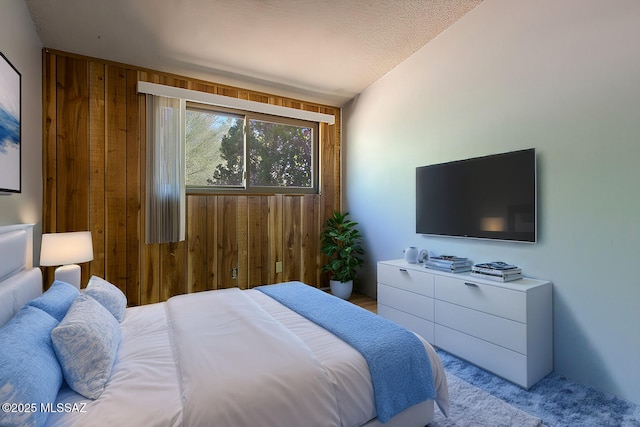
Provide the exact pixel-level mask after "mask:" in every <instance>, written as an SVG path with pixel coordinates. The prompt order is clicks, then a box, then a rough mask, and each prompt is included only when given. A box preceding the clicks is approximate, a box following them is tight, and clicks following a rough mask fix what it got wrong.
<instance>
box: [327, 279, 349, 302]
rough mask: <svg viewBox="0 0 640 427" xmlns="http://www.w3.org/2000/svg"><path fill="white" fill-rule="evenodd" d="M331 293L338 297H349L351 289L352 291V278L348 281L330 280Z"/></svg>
mask: <svg viewBox="0 0 640 427" xmlns="http://www.w3.org/2000/svg"><path fill="white" fill-rule="evenodd" d="M329 285H330V286H331V293H332V294H333V295H335V296H337V297H338V298H342V299H349V297H350V296H351V291H353V280H349V281H348V282H340V281H338V280H330V281H329Z"/></svg>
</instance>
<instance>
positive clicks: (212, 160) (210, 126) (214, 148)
mask: <svg viewBox="0 0 640 427" xmlns="http://www.w3.org/2000/svg"><path fill="white" fill-rule="evenodd" d="M237 120H238V119H237V118H236V117H232V116H223V115H218V114H212V113H210V112H203V111H192V110H187V113H186V117H185V131H186V141H187V144H186V151H187V152H186V174H187V176H186V178H187V185H196V186H202V185H206V184H207V179H209V178H211V176H212V175H213V173H214V171H215V166H216V165H218V164H220V163H222V162H223V158H222V155H221V153H220V146H221V141H222V138H223V137H224V135H227V134H228V133H229V128H230V127H231V126H232V124H233V123H234V121H237ZM241 183H242V181H240V182H239V184H241Z"/></svg>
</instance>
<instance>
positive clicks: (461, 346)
mask: <svg viewBox="0 0 640 427" xmlns="http://www.w3.org/2000/svg"><path fill="white" fill-rule="evenodd" d="M378 314H380V315H381V316H383V317H386V318H388V319H391V320H393V321H395V322H396V323H399V324H400V325H402V326H404V327H406V328H407V329H410V330H412V331H414V332H416V333H418V334H420V335H421V336H423V337H424V338H425V339H426V340H427V341H429V342H430V343H431V344H433V345H434V346H436V347H439V348H442V349H443V350H445V351H448V352H449V353H451V354H454V355H456V356H459V357H461V358H463V359H465V360H468V361H469V362H471V363H474V364H476V365H478V366H480V367H482V368H484V369H486V370H488V371H491V372H493V373H495V374H497V375H499V376H501V377H503V378H505V379H507V380H509V381H512V382H514V383H515V384H518V385H520V386H522V387H524V388H529V387H531V386H532V385H533V384H535V383H536V382H538V381H539V380H540V379H542V378H543V377H545V376H546V375H547V374H549V373H550V372H551V371H552V370H553V297H552V285H551V283H550V282H547V281H543V280H534V279H529V278H524V279H521V280H517V281H514V282H508V283H501V282H495V281H491V280H484V279H481V278H477V277H473V276H471V275H470V274H468V273H461V274H453V273H447V272H443V271H438V270H430V269H426V268H424V267H423V265H422V264H408V263H407V262H405V261H404V260H394V261H382V262H379V263H378Z"/></svg>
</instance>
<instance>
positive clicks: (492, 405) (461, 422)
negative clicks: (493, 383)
mask: <svg viewBox="0 0 640 427" xmlns="http://www.w3.org/2000/svg"><path fill="white" fill-rule="evenodd" d="M446 375H447V384H448V386H449V418H445V417H444V416H443V415H442V414H441V413H440V411H439V410H438V409H435V414H434V420H433V422H431V423H429V427H512V426H518V427H539V426H541V420H540V419H539V418H536V417H534V416H532V415H529V414H528V413H526V412H524V411H522V410H520V409H518V408H516V407H515V406H511V405H509V404H508V403H506V402H505V401H503V400H500V399H498V398H496V397H494V396H492V395H491V394H489V393H487V392H485V391H484V390H482V389H479V388H478V387H476V386H474V385H471V384H469V383H468V382H466V381H464V380H462V379H460V378H458V377H457V376H455V375H453V374H451V373H449V372H446Z"/></svg>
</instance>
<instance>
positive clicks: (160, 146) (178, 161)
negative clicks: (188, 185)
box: [145, 95, 186, 244]
mask: <svg viewBox="0 0 640 427" xmlns="http://www.w3.org/2000/svg"><path fill="white" fill-rule="evenodd" d="M184 115H185V101H184V100H183V99H177V98H166V97H163V96H154V95H147V150H146V151H147V153H146V155H147V182H146V184H147V188H146V190H147V191H146V202H147V205H146V225H145V242H146V243H147V244H152V243H168V242H180V241H182V240H184V239H185V206H186V194H185V132H184Z"/></svg>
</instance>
